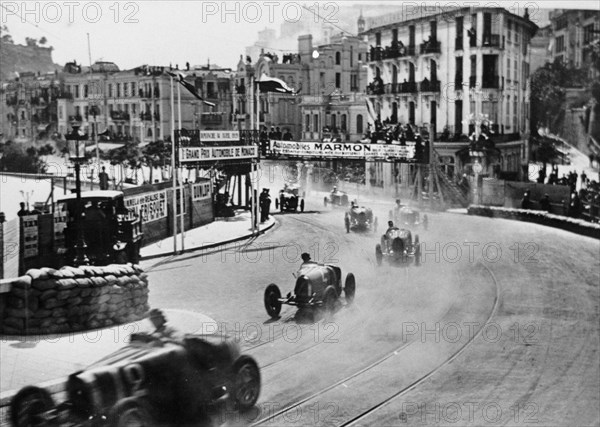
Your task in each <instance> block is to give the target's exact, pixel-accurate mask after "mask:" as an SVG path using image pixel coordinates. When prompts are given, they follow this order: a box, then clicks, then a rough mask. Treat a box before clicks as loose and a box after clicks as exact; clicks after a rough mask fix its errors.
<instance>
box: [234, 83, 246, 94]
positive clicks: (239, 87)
mask: <svg viewBox="0 0 600 427" xmlns="http://www.w3.org/2000/svg"><path fill="white" fill-rule="evenodd" d="M235 91H236V92H237V94H238V95H244V94H245V93H246V86H244V85H236V86H235Z"/></svg>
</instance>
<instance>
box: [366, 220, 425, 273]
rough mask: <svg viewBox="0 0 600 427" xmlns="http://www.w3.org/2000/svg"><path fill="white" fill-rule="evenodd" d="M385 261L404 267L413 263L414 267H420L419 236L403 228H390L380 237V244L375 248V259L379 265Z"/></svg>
mask: <svg viewBox="0 0 600 427" xmlns="http://www.w3.org/2000/svg"><path fill="white" fill-rule="evenodd" d="M384 258H385V259H387V260H388V262H390V263H392V264H401V265H406V264H409V263H411V262H413V261H414V263H415V265H416V266H419V265H421V246H420V244H419V235H418V234H417V235H415V240H414V241H413V239H412V234H411V232H410V231H409V230H407V229H405V228H398V227H391V228H389V229H388V230H387V231H386V233H385V234H384V235H383V236H381V243H378V244H377V246H375V259H376V260H377V265H381V264H382V262H383V260H384Z"/></svg>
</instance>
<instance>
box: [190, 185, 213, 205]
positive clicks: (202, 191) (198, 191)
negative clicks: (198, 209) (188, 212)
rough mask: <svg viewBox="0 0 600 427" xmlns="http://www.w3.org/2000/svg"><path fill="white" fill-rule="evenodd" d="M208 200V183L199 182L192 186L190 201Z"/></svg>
mask: <svg viewBox="0 0 600 427" xmlns="http://www.w3.org/2000/svg"><path fill="white" fill-rule="evenodd" d="M203 199H210V182H201V183H199V184H193V185H192V201H194V202H196V201H198V200H203Z"/></svg>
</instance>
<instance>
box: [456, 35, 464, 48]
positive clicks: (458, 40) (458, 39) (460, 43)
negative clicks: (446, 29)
mask: <svg viewBox="0 0 600 427" xmlns="http://www.w3.org/2000/svg"><path fill="white" fill-rule="evenodd" d="M454 50H463V38H462V37H456V38H455V39H454Z"/></svg>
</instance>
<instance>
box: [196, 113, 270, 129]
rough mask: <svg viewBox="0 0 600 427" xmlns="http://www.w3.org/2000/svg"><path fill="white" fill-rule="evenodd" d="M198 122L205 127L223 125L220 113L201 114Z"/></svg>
mask: <svg viewBox="0 0 600 427" xmlns="http://www.w3.org/2000/svg"><path fill="white" fill-rule="evenodd" d="M261 120H264V117H262V118H261ZM200 122H201V123H202V124H203V125H206V126H220V125H222V124H223V114H221V113H202V116H201V118H200Z"/></svg>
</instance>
